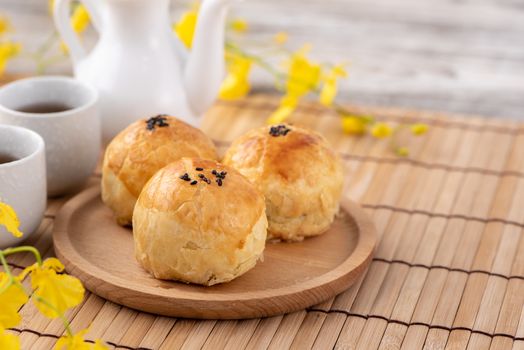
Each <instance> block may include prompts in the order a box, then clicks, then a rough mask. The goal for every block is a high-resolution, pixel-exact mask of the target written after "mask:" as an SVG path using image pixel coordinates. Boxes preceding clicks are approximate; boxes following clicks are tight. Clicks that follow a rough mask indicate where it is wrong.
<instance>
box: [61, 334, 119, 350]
mask: <svg viewBox="0 0 524 350" xmlns="http://www.w3.org/2000/svg"><path fill="white" fill-rule="evenodd" d="M87 332H88V329H84V330H81V331H80V332H78V333H76V334H74V335H73V336H69V335H66V336H63V337H61V338H60V339H58V341H57V342H56V344H55V347H54V350H108V349H109V348H108V347H107V346H106V345H105V344H104V343H103V342H102V341H101V340H100V339H97V340H96V341H95V343H94V344H93V343H91V342H87V341H86V340H85V339H84V337H85V335H86V333H87Z"/></svg>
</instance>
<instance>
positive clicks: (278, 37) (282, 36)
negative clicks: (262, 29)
mask: <svg viewBox="0 0 524 350" xmlns="http://www.w3.org/2000/svg"><path fill="white" fill-rule="evenodd" d="M288 39H289V36H288V34H287V33H285V32H278V33H277V34H275V36H274V37H273V41H274V42H275V43H277V44H278V45H284V44H285V43H286V42H287V41H288Z"/></svg>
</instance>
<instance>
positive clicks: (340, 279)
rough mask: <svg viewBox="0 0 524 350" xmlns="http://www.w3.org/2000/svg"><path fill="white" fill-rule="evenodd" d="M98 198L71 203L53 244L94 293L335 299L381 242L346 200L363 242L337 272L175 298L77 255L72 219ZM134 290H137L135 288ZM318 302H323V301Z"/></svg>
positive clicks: (93, 193)
mask: <svg viewBox="0 0 524 350" xmlns="http://www.w3.org/2000/svg"><path fill="white" fill-rule="evenodd" d="M97 196H100V188H99V186H93V187H92V188H88V189H86V190H84V191H83V192H81V193H79V194H78V195H76V196H75V197H73V198H72V199H70V200H69V201H68V202H67V203H66V204H65V205H64V206H63V207H62V208H61V210H60V211H59V213H58V214H57V216H56V219H55V226H54V229H53V243H54V247H55V253H56V255H57V257H58V258H59V259H60V260H61V261H62V262H63V263H64V265H65V266H66V269H67V270H69V272H70V273H72V274H73V275H77V276H79V278H80V279H81V280H82V281H83V282H84V284H85V285H86V287H87V288H88V289H90V286H96V285H97V284H99V283H105V284H108V285H111V286H114V287H116V288H119V289H122V290H125V291H127V292H130V293H133V294H135V295H141V296H143V297H146V298H147V297H155V298H158V297H164V298H168V299H172V298H176V299H177V300H180V301H182V302H202V301H205V302H215V301H216V302H231V303H238V302H239V301H240V302H241V301H252V300H253V299H254V297H255V296H256V299H257V300H259V301H260V302H262V301H264V300H265V299H271V298H275V297H279V298H280V297H283V298H286V297H295V296H299V295H301V294H305V293H307V294H310V293H312V294H313V295H314V294H315V289H317V288H326V286H329V287H331V289H332V290H333V295H336V294H339V293H341V292H343V291H344V290H345V289H346V288H347V286H345V285H346V283H348V282H347V281H350V280H352V278H353V276H354V275H355V274H360V273H361V272H363V270H364V269H366V268H367V266H368V265H369V263H370V262H371V259H372V256H373V253H374V250H375V246H376V241H377V238H376V237H377V235H376V229H375V226H374V224H373V222H372V221H371V219H370V218H369V216H368V215H367V214H366V213H365V212H364V211H363V209H361V208H360V207H359V206H358V205H357V204H356V203H354V202H352V201H351V200H349V199H343V200H342V202H341V207H342V208H343V210H345V211H346V212H347V213H346V214H347V215H350V216H351V218H352V220H353V221H354V222H355V224H356V226H357V228H358V232H359V234H358V237H359V238H358V242H357V245H356V246H355V249H354V250H353V252H352V253H351V254H350V255H349V256H348V258H347V259H346V260H344V261H343V262H342V263H341V264H340V265H338V266H337V267H336V268H335V269H333V270H331V271H328V272H326V273H324V274H322V275H320V276H317V277H315V278H312V279H310V280H307V281H303V282H300V283H298V284H294V285H292V286H286V287H281V288H277V289H270V290H261V291H258V292H253V291H249V292H232V293H231V294H224V293H219V294H217V293H213V292H211V291H209V292H207V293H202V290H198V291H194V292H193V291H189V292H188V291H179V290H178V291H176V292H175V293H176V296H174V293H173V291H172V290H169V289H164V288H154V287H150V286H147V285H141V284H138V283H133V282H130V281H129V280H126V279H124V278H121V277H119V276H115V275H113V274H111V273H108V272H107V271H105V270H103V269H101V268H99V267H97V266H94V265H92V264H91V263H90V262H89V261H88V260H86V259H85V258H84V257H83V256H82V255H80V254H78V253H77V252H76V249H75V248H74V246H73V244H72V242H71V240H70V239H69V237H70V236H69V234H68V225H69V221H70V220H69V219H70V218H71V217H72V215H74V214H75V212H76V211H77V208H78V206H80V205H82V204H83V203H87V202H89V201H91V200H93V199H94V198H95V197H97ZM115 225H116V224H115ZM284 244H285V243H284ZM289 244H292V243H289ZM63 252H68V254H63ZM71 254H73V255H74V256H75V259H77V262H76V263H73V262H72V261H70V260H69V259H68V258H67V257H66V255H71ZM348 271H349V272H348ZM93 280H95V283H93ZM86 281H88V282H86ZM326 281H327V282H326ZM174 283H177V282H174ZM178 283H179V282H178ZM130 286H133V287H135V288H131V287H130ZM93 289H95V292H94V293H95V294H98V295H100V296H102V297H104V298H107V299H109V300H111V298H110V297H108V296H107V295H104V294H105V293H99V291H98V290H96V288H93ZM203 298H205V300H203ZM317 301H318V302H321V301H323V300H317ZM308 306H309V305H308ZM304 307H307V306H304Z"/></svg>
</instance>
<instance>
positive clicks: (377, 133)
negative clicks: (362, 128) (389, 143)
mask: <svg viewBox="0 0 524 350" xmlns="http://www.w3.org/2000/svg"><path fill="white" fill-rule="evenodd" d="M392 133H393V129H392V128H391V126H389V125H387V124H386V123H376V124H375V125H373V127H372V128H371V135H373V136H374V137H376V138H377V139H383V138H386V137H388V136H390V135H391V134H392Z"/></svg>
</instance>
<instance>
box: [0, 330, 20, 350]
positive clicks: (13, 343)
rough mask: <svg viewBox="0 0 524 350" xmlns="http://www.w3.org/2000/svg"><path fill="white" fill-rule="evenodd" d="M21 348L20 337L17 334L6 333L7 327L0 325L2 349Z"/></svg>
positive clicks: (16, 349) (15, 349) (17, 349)
mask: <svg viewBox="0 0 524 350" xmlns="http://www.w3.org/2000/svg"><path fill="white" fill-rule="evenodd" d="M20 348H21V347H20V338H18V337H17V336H16V335H13V334H9V333H6V331H5V329H2V327H0V349H2V350H20Z"/></svg>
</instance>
